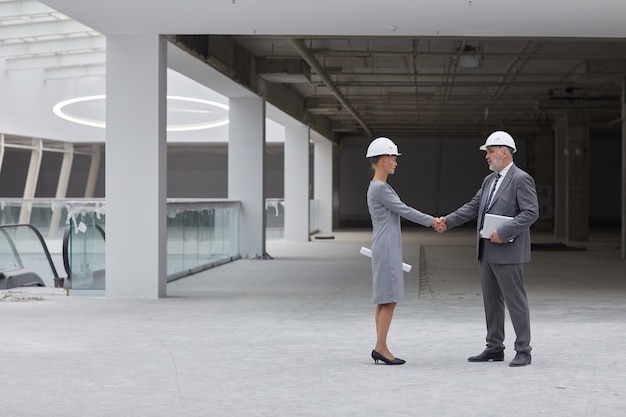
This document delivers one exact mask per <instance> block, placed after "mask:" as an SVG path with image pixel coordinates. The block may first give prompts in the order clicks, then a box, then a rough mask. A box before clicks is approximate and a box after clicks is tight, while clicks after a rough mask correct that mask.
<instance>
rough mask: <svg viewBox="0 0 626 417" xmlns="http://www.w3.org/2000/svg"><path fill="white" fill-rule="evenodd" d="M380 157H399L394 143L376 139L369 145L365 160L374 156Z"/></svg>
mask: <svg viewBox="0 0 626 417" xmlns="http://www.w3.org/2000/svg"><path fill="white" fill-rule="evenodd" d="M380 155H401V154H400V153H399V152H398V147H397V146H396V144H395V143H393V141H392V140H391V139H389V138H384V137H380V138H376V139H374V140H373V141H372V143H370V146H368V147H367V154H366V155H365V157H366V158H371V157H374V156H380Z"/></svg>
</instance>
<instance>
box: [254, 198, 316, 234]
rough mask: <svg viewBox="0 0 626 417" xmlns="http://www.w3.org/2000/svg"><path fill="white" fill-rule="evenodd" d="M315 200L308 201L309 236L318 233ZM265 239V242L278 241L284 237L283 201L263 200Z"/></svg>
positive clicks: (275, 199) (276, 199) (277, 199)
mask: <svg viewBox="0 0 626 417" xmlns="http://www.w3.org/2000/svg"><path fill="white" fill-rule="evenodd" d="M318 206H319V202H318V201H317V200H309V234H313V233H317V232H319V222H318V217H319V215H318V211H319V209H318ZM265 237H266V239H267V240H280V239H283V238H284V237H285V200H284V199H282V198H267V199H265Z"/></svg>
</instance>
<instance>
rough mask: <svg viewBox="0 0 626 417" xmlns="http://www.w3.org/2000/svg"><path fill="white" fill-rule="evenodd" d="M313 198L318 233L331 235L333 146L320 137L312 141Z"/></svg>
mask: <svg viewBox="0 0 626 417" xmlns="http://www.w3.org/2000/svg"><path fill="white" fill-rule="evenodd" d="M312 136H313V135H312ZM313 198H314V199H315V201H317V224H318V226H319V231H320V233H331V232H332V231H333V144H332V142H331V141H329V140H328V139H326V138H323V137H321V136H320V137H316V136H314V139H313Z"/></svg>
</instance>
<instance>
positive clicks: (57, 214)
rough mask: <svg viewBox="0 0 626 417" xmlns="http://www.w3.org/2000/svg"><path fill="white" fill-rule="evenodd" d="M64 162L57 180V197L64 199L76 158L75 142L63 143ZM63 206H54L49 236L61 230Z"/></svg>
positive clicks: (53, 235)
mask: <svg viewBox="0 0 626 417" xmlns="http://www.w3.org/2000/svg"><path fill="white" fill-rule="evenodd" d="M63 148H64V149H65V150H64V151H63V162H61V170H60V172H59V180H58V181H57V192H56V194H55V197H54V198H56V199H62V198H65V197H66V196H67V186H68V184H69V182H70V173H71V172H72V161H73V160H74V144H72V143H69V142H66V143H64V144H63ZM61 212H62V210H61V207H53V208H52V216H51V217H50V227H49V228H48V236H49V237H55V236H56V234H57V231H58V230H59V222H60V221H61Z"/></svg>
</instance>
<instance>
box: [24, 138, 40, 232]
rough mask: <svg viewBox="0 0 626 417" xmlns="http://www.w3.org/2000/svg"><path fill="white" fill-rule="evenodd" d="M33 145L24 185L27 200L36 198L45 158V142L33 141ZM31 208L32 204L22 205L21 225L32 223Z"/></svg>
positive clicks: (25, 203)
mask: <svg viewBox="0 0 626 417" xmlns="http://www.w3.org/2000/svg"><path fill="white" fill-rule="evenodd" d="M32 144H33V145H32V150H31V152H30V163H29V164H28V173H27V174H26V184H25V185H24V197H23V198H24V199H25V200H30V199H33V198H35V191H36V190H37V180H38V179H39V169H40V168H41V159H42V158H43V141H42V140H41V139H33V140H32ZM31 208H32V203H31V202H24V203H23V204H22V208H21V209H20V219H19V223H20V224H27V223H30V212H31Z"/></svg>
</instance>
